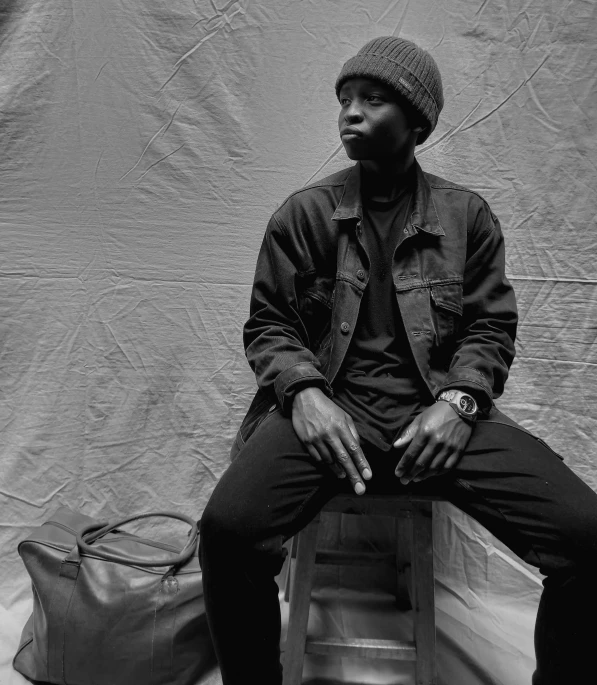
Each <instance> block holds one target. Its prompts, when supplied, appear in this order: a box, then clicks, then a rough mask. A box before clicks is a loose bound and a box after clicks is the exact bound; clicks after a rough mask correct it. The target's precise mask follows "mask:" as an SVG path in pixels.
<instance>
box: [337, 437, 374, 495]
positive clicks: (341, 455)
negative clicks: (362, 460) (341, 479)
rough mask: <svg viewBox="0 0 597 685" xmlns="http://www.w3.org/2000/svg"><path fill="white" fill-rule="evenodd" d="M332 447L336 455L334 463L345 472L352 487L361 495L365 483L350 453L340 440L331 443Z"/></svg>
mask: <svg viewBox="0 0 597 685" xmlns="http://www.w3.org/2000/svg"><path fill="white" fill-rule="evenodd" d="M332 449H333V451H334V455H335V457H336V463H337V464H338V465H339V466H341V467H342V469H344V471H345V472H346V475H347V476H348V479H349V480H350V484H351V485H352V489H353V490H354V491H355V492H356V494H357V495H362V494H363V493H364V492H365V489H366V488H365V483H363V479H362V478H361V474H360V473H359V471H358V470H357V467H356V465H355V463H354V462H353V460H352V455H351V454H349V452H348V450H347V449H346V448H345V447H344V445H343V444H342V443H341V442H340V441H337V442H335V443H333V445H332ZM359 449H360V448H359Z"/></svg>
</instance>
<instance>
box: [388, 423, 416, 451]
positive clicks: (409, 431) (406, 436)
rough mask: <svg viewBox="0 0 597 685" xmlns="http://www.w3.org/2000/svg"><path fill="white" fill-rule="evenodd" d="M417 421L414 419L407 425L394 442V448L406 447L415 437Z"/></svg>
mask: <svg viewBox="0 0 597 685" xmlns="http://www.w3.org/2000/svg"><path fill="white" fill-rule="evenodd" d="M417 426H418V421H417V419H415V420H414V421H411V423H409V424H408V426H407V427H406V428H405V429H404V430H403V431H402V433H400V435H399V436H398V438H397V440H396V441H395V442H394V447H396V448H400V447H406V446H407V445H408V444H409V443H410V441H411V440H412V439H413V438H414V437H415V434H416V432H417Z"/></svg>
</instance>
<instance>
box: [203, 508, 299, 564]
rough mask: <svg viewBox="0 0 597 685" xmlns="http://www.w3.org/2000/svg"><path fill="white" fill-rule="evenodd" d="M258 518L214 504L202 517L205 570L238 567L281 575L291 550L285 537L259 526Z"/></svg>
mask: <svg viewBox="0 0 597 685" xmlns="http://www.w3.org/2000/svg"><path fill="white" fill-rule="evenodd" d="M256 520H258V517H257V516H256V515H255V513H250V512H249V511H246V512H244V513H240V512H239V510H238V507H228V506H221V505H220V504H219V503H218V502H217V501H215V502H214V501H213V498H212V500H210V501H209V502H208V504H207V506H206V508H205V511H204V512H203V516H202V517H201V527H200V544H199V559H200V561H201V565H202V566H203V565H204V563H205V562H206V561H208V562H209V563H212V564H216V565H217V564H218V563H222V564H228V563H232V562H234V563H236V564H237V565H241V566H244V567H245V569H248V568H251V567H255V568H261V569H263V570H264V571H266V572H267V573H268V575H269V574H273V575H277V574H278V573H279V572H280V570H281V568H282V564H283V562H284V558H285V556H286V553H287V550H286V549H285V547H284V536H283V535H282V534H278V533H273V532H271V531H269V530H268V529H267V527H266V526H258V525H256V523H255V522H256Z"/></svg>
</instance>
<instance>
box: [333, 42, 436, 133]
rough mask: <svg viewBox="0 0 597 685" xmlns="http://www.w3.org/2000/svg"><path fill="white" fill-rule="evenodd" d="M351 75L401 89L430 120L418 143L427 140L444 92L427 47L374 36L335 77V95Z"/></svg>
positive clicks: (419, 111)
mask: <svg viewBox="0 0 597 685" xmlns="http://www.w3.org/2000/svg"><path fill="white" fill-rule="evenodd" d="M350 78H371V79H376V80H378V81H382V82H383V83H385V84H386V85H388V86H390V87H392V88H394V89H395V90H396V91H398V93H399V94H400V95H401V96H402V97H403V98H405V99H406V100H407V101H408V102H409V103H410V104H411V105H412V107H413V108H414V109H415V110H416V111H417V112H418V113H419V114H421V115H422V117H423V118H424V119H425V121H426V122H427V123H428V128H426V129H425V130H424V131H423V132H422V133H421V134H420V135H419V138H418V139H417V145H420V144H421V143H423V142H424V141H425V140H427V138H428V137H429V135H430V134H431V132H432V131H433V129H434V128H435V126H436V124H437V120H438V117H439V113H440V112H441V111H442V108H443V106H444V95H443V90H442V79H441V76H440V73H439V69H438V67H437V64H436V63H435V60H434V59H433V57H432V56H431V55H430V54H429V53H428V52H427V51H426V50H423V48H420V47H419V46H418V45H415V44H414V43H412V42H411V41H409V40H405V39H404V38H395V37H394V36H382V37H381V38H374V39H373V40H370V41H369V42H368V43H367V44H366V45H364V46H363V47H362V48H361V49H360V50H359V51H358V53H357V54H356V55H355V56H354V57H351V58H350V59H349V60H348V61H347V62H346V63H345V64H344V66H343V67H342V71H341V72H340V75H339V76H338V78H337V79H336V95H338V94H339V92H340V88H342V84H343V83H344V82H345V81H347V80H348V79H350Z"/></svg>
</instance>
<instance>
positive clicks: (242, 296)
mask: <svg viewBox="0 0 597 685" xmlns="http://www.w3.org/2000/svg"><path fill="white" fill-rule="evenodd" d="M596 8H597V4H596V3H595V2H594V0H570V1H569V2H566V3H561V2H556V1H555V0H548V1H545V0H524V1H523V0H506V1H505V2H497V1H493V0H444V1H443V2H433V1H432V0H418V1H417V2H411V1H410V0H367V1H366V2H365V1H364V0H360V1H358V2H357V1H355V0H347V1H346V2H339V1H338V0H321V1H317V2H315V0H311V1H295V2H292V1H291V0H282V1H280V0H261V1H256V0H236V1H235V0H209V1H208V0H195V1H194V2H191V1H190V0H188V1H183V0H172V1H171V2H168V3H163V2H158V1H157V0H127V1H126V2H124V1H123V0H102V2H97V0H77V1H72V0H4V1H3V2H2V3H0V21H1V24H0V57H1V64H2V69H1V71H0V126H1V134H2V138H1V140H2V155H1V158H0V182H1V184H2V193H1V197H0V203H1V204H0V222H1V234H0V236H1V251H0V279H1V280H0V285H1V289H2V290H1V292H2V297H1V301H0V306H1V310H0V374H1V379H0V397H1V403H0V505H1V517H0V552H1V554H0V578H1V587H2V592H1V594H0V683H3V684H4V683H8V684H10V685H12V684H19V685H20V684H21V683H24V682H25V681H24V679H22V678H21V677H20V676H19V675H18V674H15V673H13V671H12V669H11V666H10V661H11V658H12V656H13V654H14V651H15V650H16V647H17V644H18V640H19V634H20V630H21V628H22V625H23V623H24V621H25V618H26V616H27V614H28V612H29V611H30V606H31V589H30V585H29V580H28V577H27V575H26V573H25V571H24V568H23V566H22V564H21V562H20V559H19V558H18V555H17V544H18V542H19V540H21V539H22V538H24V537H25V536H26V535H27V533H28V531H29V530H30V528H31V527H33V526H35V525H39V524H41V523H42V522H43V521H44V520H45V519H46V518H47V517H48V515H49V514H50V513H52V512H53V511H54V510H55V509H56V508H57V507H58V506H60V505H68V506H70V507H71V508H73V509H78V510H81V511H83V512H84V513H86V514H89V515H92V516H98V517H101V518H112V517H116V516H120V515H124V514H129V513H134V512H141V511H148V510H156V509H174V510H179V511H183V512H185V513H187V514H189V515H191V516H195V517H199V516H200V514H201V511H202V509H203V507H204V505H205V503H206V501H207V499H208V497H209V495H210V493H211V491H212V489H213V487H214V485H215V483H216V481H217V479H218V477H219V476H220V475H221V474H222V472H223V471H224V469H225V468H226V465H227V461H228V451H229V448H230V443H231V440H232V438H233V435H234V433H235V431H236V429H237V427H238V425H239V422H240V420H241V418H242V416H243V413H244V411H245V410H246V408H247V406H248V403H249V401H250V398H251V396H252V394H253V392H254V389H255V387H254V380H253V377H252V374H251V372H250V369H249V367H248V365H247V363H246V361H245V358H244V353H243V349H242V342H241V332H242V325H243V323H244V320H245V319H246V317H247V313H248V302H249V293H250V288H251V282H252V277H253V269H254V265H255V260H256V256H257V251H258V249H259V245H260V242H261V239H262V235H263V231H264V229H265V225H266V222H267V220H268V218H269V216H270V214H271V213H272V211H273V210H274V209H275V208H276V207H277V206H278V205H279V204H280V203H281V202H282V201H283V200H284V198H285V197H286V196H287V194H289V193H290V192H291V191H293V190H295V189H297V188H298V187H300V186H301V185H303V184H306V183H307V182H309V181H311V180H313V179H316V178H320V177H322V176H324V175H327V174H329V173H332V172H333V171H336V170H337V169H339V168H341V167H342V166H345V165H346V164H347V161H348V160H347V159H346V157H345V156H344V153H343V150H342V148H341V145H340V142H339V139H338V135H337V128H336V117H337V109H338V107H337V103H336V100H335V95H334V89H333V84H334V80H335V77H336V75H337V73H338V71H339V69H340V66H341V65H342V63H343V61H344V60H345V59H347V58H348V57H349V56H351V55H352V54H354V52H355V51H356V50H357V49H358V48H360V47H361V45H362V44H363V43H364V42H365V41H367V40H369V39H370V38H373V37H375V36H379V35H387V34H394V35H400V36H403V37H406V38H410V39H412V40H415V41H416V42H418V43H419V44H420V45H422V46H423V47H425V48H426V49H428V50H430V51H431V53H432V54H433V55H434V57H435V58H436V60H437V61H438V63H439V65H440V68H441V71H442V74H443V80H444V88H445V99H446V106H445V109H444V112H443V114H442V116H441V118H440V121H439V125H438V127H437V129H436V131H435V133H434V134H433V135H432V137H431V138H430V140H429V141H427V142H426V143H425V144H424V146H423V147H421V148H419V151H418V159H419V161H420V162H421V164H422V166H423V167H424V168H425V169H426V170H428V171H431V172H433V173H436V174H439V175H442V176H446V177H448V178H450V179H451V180H454V181H456V182H458V183H461V184H463V185H466V186H468V187H470V188H472V189H474V190H476V191H478V192H479V193H481V194H482V195H483V196H484V197H485V198H486V199H487V200H488V201H489V203H490V204H491V206H492V209H493V211H494V212H495V213H496V214H497V215H498V216H499V218H500V219H501V222H502V225H503V227H504V231H505V236H506V241H507V250H508V261H507V273H508V275H509V277H510V278H511V280H512V283H513V285H514V287H515V289H516V293H517V296H518V300H519V306H520V312H521V325H520V333H519V339H518V345H517V350H518V356H517V359H516V361H515V364H514V366H513V369H512V373H511V378H510V381H509V384H508V389H507V393H506V394H505V395H504V397H503V398H502V399H501V400H500V401H499V403H498V404H499V406H500V408H502V409H503V410H505V411H506V412H508V413H510V414H511V415H512V416H513V417H515V418H517V420H519V421H520V422H521V423H522V424H523V425H524V426H525V427H527V428H529V429H531V430H532V431H534V432H536V433H537V434H538V435H540V436H541V437H543V438H544V439H546V440H547V441H548V442H549V443H550V444H551V446H552V447H553V448H554V449H555V450H556V451H558V452H561V453H563V454H564V455H565V457H566V460H567V463H568V464H569V465H570V466H571V467H572V468H573V469H574V470H575V471H576V472H577V473H578V474H579V475H581V476H582V477H583V478H584V479H585V480H586V481H587V482H588V483H589V484H590V485H591V486H592V487H593V488H595V489H597V461H596V460H595V456H596V446H595V436H596V432H597V431H596V429H597V418H596V417H597V400H596V397H595V387H596V386H597V344H596V333H597V328H596V324H595V321H596V319H597V249H596V239H597V238H596V236H597V233H596V231H595V216H596V212H597V200H596V198H597V195H596V182H595V171H596V166H595V165H596V155H595V151H596V147H597V144H596V137H595V132H596V127H595V123H596V116H597V115H596V112H597V102H596V96H595V92H596V91H595V80H596V76H595V74H596V69H595V65H596V52H597V47H596V45H597V41H596V39H595V36H596V35H597V22H596V14H597V10H596ZM436 512H437V521H436V530H435V542H436V566H437V568H436V571H437V588H438V595H437V620H438V629H439V640H440V641H439V647H438V652H439V664H440V674H441V683H442V684H444V685H447V684H448V683H456V682H458V683H459V684H460V685H478V684H481V683H497V684H503V685H520V684H521V683H528V682H530V674H531V672H532V669H533V648H532V626H533V623H534V615H535V611H536V606H537V601H538V596H539V591H540V587H541V586H540V583H541V578H540V576H539V575H538V574H537V573H536V572H535V571H534V570H532V569H530V567H527V566H525V565H524V564H522V563H521V562H519V561H518V560H517V559H516V558H515V557H513V555H512V554H511V553H509V552H508V550H506V549H504V548H503V547H502V546H501V545H500V544H498V543H497V542H496V541H495V540H494V539H493V538H491V537H490V536H489V535H488V534H487V533H486V532H485V531H484V530H483V529H482V528H481V527H480V526H478V525H477V524H476V523H475V522H473V521H471V520H470V519H468V518H467V517H465V516H464V515H462V514H461V513H460V512H458V511H457V510H456V509H454V508H452V507H450V506H448V505H446V506H439V507H437V510H436ZM345 519H348V517H345ZM384 526H385V523H384V524H383V525H382V523H380V522H379V521H378V522H377V523H375V522H371V521H363V522H357V523H354V520H350V521H349V520H330V521H329V522H328V525H327V529H326V535H327V536H328V538H329V539H334V540H336V542H339V543H341V544H353V543H354V544H356V545H363V544H365V545H369V546H370V547H371V546H375V545H378V544H385V543H383V540H384V539H385V538H388V539H389V540H391V534H386V532H387V531H386V529H385V528H384ZM379 541H381V542H379ZM328 576H329V577H328V578H327V580H326V578H324V580H323V581H321V582H320V583H319V585H320V589H319V594H316V597H315V599H314V602H313V611H312V617H311V618H312V623H313V626H312V629H313V630H320V629H321V630H324V629H325V630H327V631H336V632H337V633H339V634H352V633H354V632H355V631H357V632H358V631H361V634H365V635H366V634H367V631H369V634H371V632H372V631H377V633H379V632H380V631H382V633H383V631H386V633H387V634H385V636H386V637H391V632H392V630H394V629H395V628H394V627H393V619H392V616H393V613H392V611H389V610H386V609H387V607H386V608H383V607H385V606H386V605H383V602H382V599H380V598H383V597H387V596H388V594H387V592H386V593H385V594H384V592H385V589H384V585H383V582H382V581H378V580H372V579H371V578H368V577H367V576H365V575H364V576H363V577H362V578H361V579H360V580H361V581H362V582H361V583H360V585H359V583H358V582H357V581H358V580H359V579H358V578H356V579H355V578H353V579H352V580H351V579H350V578H348V575H346V577H345V578H344V577H343V576H342V572H341V571H336V572H335V574H333V573H328ZM343 580H346V584H347V586H348V590H343V591H342V592H340V593H338V592H334V586H335V585H338V581H340V583H341V584H343V585H344V584H345V583H343ZM353 580H354V583H352V581H353ZM328 581H330V582H328ZM351 583H352V584H351ZM353 586H354V587H353ZM359 588H360V590H359ZM363 589H364V590H368V591H369V592H368V593H363V592H362V590H363ZM376 591H379V592H378V593H377V595H376ZM369 596H371V597H372V598H373V599H371V597H369ZM382 605H383V607H382ZM388 606H389V605H388ZM380 607H382V608H380ZM381 636H384V635H381ZM305 673H306V676H307V677H310V676H313V677H315V676H318V675H321V676H329V677H335V678H338V679H340V680H344V681H353V682H356V681H358V682H362V683H382V682H383V683H405V684H409V683H412V682H413V681H412V672H411V671H409V669H408V667H407V666H406V665H405V664H400V663H398V662H396V663H389V662H381V661H380V662H363V661H358V660H349V659H345V660H342V661H341V660H339V659H336V660H331V659H328V660H326V659H324V658H323V657H321V658H319V659H315V658H309V659H307V664H306V672H305ZM210 679H211V680H214V681H217V679H218V675H217V673H214V674H212V675H211V676H210Z"/></svg>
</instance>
